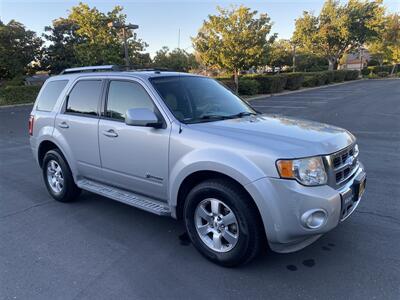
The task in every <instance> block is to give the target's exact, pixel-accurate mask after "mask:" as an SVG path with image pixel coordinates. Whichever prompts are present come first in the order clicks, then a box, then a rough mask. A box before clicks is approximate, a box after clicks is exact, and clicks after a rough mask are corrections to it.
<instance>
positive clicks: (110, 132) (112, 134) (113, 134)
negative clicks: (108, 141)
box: [103, 129, 118, 137]
mask: <svg viewBox="0 0 400 300" xmlns="http://www.w3.org/2000/svg"><path fill="white" fill-rule="evenodd" d="M103 134H104V135H105V136H108V137H117V136H118V133H116V132H115V130H114V129H109V130H104V131H103Z"/></svg>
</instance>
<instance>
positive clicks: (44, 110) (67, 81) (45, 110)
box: [35, 79, 69, 112]
mask: <svg viewBox="0 0 400 300" xmlns="http://www.w3.org/2000/svg"><path fill="white" fill-rule="evenodd" d="M57 81H66V84H65V86H64V87H63V88H62V90H61V92H60V94H58V97H57V99H56V101H55V102H54V105H53V108H52V109H50V110H47V109H39V108H38V106H39V99H40V96H41V95H42V93H43V92H44V90H45V89H46V88H47V86H48V85H49V84H51V83H53V82H57ZM68 83H69V79H55V80H51V81H49V82H47V83H46V85H44V86H43V87H42V89H41V91H40V93H39V95H38V96H37V101H36V105H35V110H37V111H43V112H52V111H54V109H55V107H56V105H57V102H58V100H59V99H60V97H61V95H63V92H64V90H65V89H66V87H67V86H68Z"/></svg>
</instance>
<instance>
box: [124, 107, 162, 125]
mask: <svg viewBox="0 0 400 300" xmlns="http://www.w3.org/2000/svg"><path fill="white" fill-rule="evenodd" d="M125 124H126V125H131V126H143V127H154V128H161V127H162V123H161V122H160V120H159V119H158V118H157V116H156V114H155V113H154V112H153V111H151V110H150V109H148V108H130V109H128V110H127V111H126V116H125Z"/></svg>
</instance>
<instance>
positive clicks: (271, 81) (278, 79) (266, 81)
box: [216, 70, 384, 95]
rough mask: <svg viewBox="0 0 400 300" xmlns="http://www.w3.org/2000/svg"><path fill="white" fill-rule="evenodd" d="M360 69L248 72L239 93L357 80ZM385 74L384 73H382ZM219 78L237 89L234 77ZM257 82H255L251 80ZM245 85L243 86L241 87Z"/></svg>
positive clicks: (292, 88) (267, 92)
mask: <svg viewBox="0 0 400 300" xmlns="http://www.w3.org/2000/svg"><path fill="white" fill-rule="evenodd" d="M359 74H360V73H359V71H358V70H335V71H321V72H297V73H281V74H277V75H267V74H246V75H243V76H241V77H240V79H239V94H241V95H255V94H270V93H279V92H282V91H283V90H284V89H285V90H297V89H299V88H301V87H302V86H303V87H314V86H320V85H324V84H329V83H332V82H342V81H345V80H346V81H347V80H356V79H358V77H359ZM381 75H382V76H384V74H383V73H382V74H381ZM216 79H217V80H219V81H221V82H222V83H224V84H225V85H226V86H228V87H229V88H231V89H232V90H234V89H235V84H234V82H233V78H230V77H216ZM252 81H253V82H257V83H258V84H253V83H250V82H252ZM241 85H243V87H241Z"/></svg>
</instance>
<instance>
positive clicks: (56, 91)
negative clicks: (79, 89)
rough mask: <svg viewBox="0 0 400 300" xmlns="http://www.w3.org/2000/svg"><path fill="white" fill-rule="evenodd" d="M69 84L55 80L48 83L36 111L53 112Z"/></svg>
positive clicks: (65, 81) (66, 81) (41, 94)
mask: <svg viewBox="0 0 400 300" xmlns="http://www.w3.org/2000/svg"><path fill="white" fill-rule="evenodd" d="M67 83H68V80H54V81H50V82H49V83H47V84H46V85H45V86H44V88H43V91H42V92H41V93H40V96H39V98H38V100H37V104H36V109H37V110H42V111H52V110H53V108H54V105H55V104H56V102H57V99H58V97H60V94H61V92H62V91H63V90H64V88H65V86H66V85H67Z"/></svg>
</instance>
